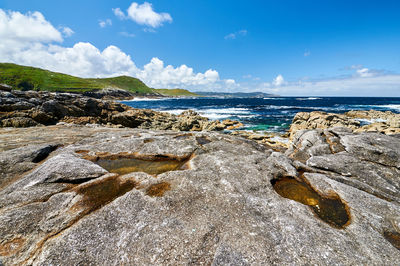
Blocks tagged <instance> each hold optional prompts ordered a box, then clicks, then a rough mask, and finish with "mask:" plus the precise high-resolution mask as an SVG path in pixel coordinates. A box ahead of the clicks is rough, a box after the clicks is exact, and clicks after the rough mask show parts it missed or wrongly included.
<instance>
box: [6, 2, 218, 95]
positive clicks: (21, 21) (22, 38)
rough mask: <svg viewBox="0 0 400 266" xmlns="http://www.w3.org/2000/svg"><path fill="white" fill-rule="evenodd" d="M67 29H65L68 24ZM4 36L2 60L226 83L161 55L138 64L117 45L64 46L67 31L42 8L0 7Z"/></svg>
mask: <svg viewBox="0 0 400 266" xmlns="http://www.w3.org/2000/svg"><path fill="white" fill-rule="evenodd" d="M27 27H29V28H28V29H27ZM63 29H64V30H63V31H64V33H65V29H66V28H63ZM68 29H69V31H67V33H71V34H72V33H73V31H72V30H71V29H70V28H68ZM68 36H70V34H65V37H68ZM0 38H1V39H2V42H1V43H0V61H2V62H13V63H17V64H22V65H29V66H35V67H42V68H45V69H49V70H51V71H57V72H63V73H66V74H70V75H75V76H79V77H111V76H118V75H129V76H133V77H137V78H139V79H141V80H142V81H143V82H145V83H146V84H147V85H149V86H151V87H155V88H175V87H187V86H211V87H213V88H214V87H215V88H219V87H220V86H221V85H220V84H223V83H224V81H223V80H220V78H219V74H218V72H217V71H216V70H213V69H209V70H207V71H205V72H204V73H196V72H195V71H194V70H193V68H191V67H188V66H187V65H185V64H183V65H181V66H178V67H173V66H172V65H164V62H163V61H162V60H161V59H159V58H157V57H154V58H152V59H151V61H150V62H149V63H148V64H146V65H145V66H144V67H143V68H138V67H137V66H136V65H135V63H134V61H133V60H132V58H131V56H130V55H128V54H126V53H124V52H123V51H122V50H121V49H119V48H118V47H117V46H114V45H110V46H108V47H107V48H105V49H104V50H103V51H101V50H100V49H98V48H97V47H95V46H94V45H93V44H91V43H88V42H78V43H76V44H74V45H73V46H72V47H64V46H61V45H60V44H61V43H62V42H63V40H64V37H63V34H62V33H61V32H60V31H59V30H57V29H56V27H54V26H53V25H52V24H51V23H50V22H48V21H47V20H46V19H45V18H44V16H43V15H42V14H41V13H40V12H33V13H27V14H25V15H24V14H21V13H20V12H14V11H9V12H5V11H4V10H2V9H0ZM55 43H57V44H55Z"/></svg>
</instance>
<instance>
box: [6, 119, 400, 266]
mask: <svg viewBox="0 0 400 266" xmlns="http://www.w3.org/2000/svg"><path fill="white" fill-rule="evenodd" d="M38 130H39V128H34V127H33V128H27V129H24V130H20V129H0V133H1V134H0V150H3V152H2V153H1V154H0V162H1V165H2V166H4V168H2V169H8V168H7V165H12V164H14V163H16V162H17V163H18V164H19V165H21V166H24V167H25V168H24V169H26V170H19V169H20V168H18V169H17V168H15V169H9V170H8V172H7V180H8V181H7V182H6V183H4V184H5V185H2V186H0V261H1V262H2V263H3V264H5V265H14V264H19V265H21V264H25V265H58V264H68V265H77V264H85V265H98V264H101V265H115V264H133V265H149V264H152V265H155V264H157V265H160V264H215V265H220V264H224V265H225V264H228V265H247V264H255V265H261V264H264V265H265V264H303V265H304V264H317V265H319V264H347V265H363V264H372V265H382V264H383V265H394V264H396V263H398V261H400V252H399V249H398V248H399V242H398V235H399V233H400V232H399V227H400V208H399V204H400V203H399V202H400V201H399V197H398V195H399V194H400V193H399V192H400V191H399V182H400V181H399V179H400V175H399V171H400V165H399V164H400V155H399V150H400V148H399V147H400V139H398V138H394V137H389V136H384V135H380V134H372V133H363V134H353V133H351V131H350V130H348V129H334V130H311V131H301V132H298V133H297V134H296V136H295V138H294V142H293V145H292V146H291V147H290V148H289V150H288V151H287V153H286V154H282V153H279V152H274V151H272V150H270V149H267V148H266V147H265V146H262V145H259V144H257V143H256V142H254V141H250V140H246V139H243V138H239V137H235V136H230V135H224V134H220V133H216V132H190V133H179V132H171V131H150V130H143V129H127V128H123V129H120V128H105V127H83V126H70V125H58V126H49V127H43V128H40V133H41V134H40V136H41V138H38V139H35V138H34V137H33V136H34V135H35V134H37V133H38ZM10 135H13V136H15V138H16V137H18V138H19V141H12V140H10V142H6V140H7V139H8V137H9V136H10ZM61 136H62V137H61ZM46 140H47V141H49V142H52V145H55V144H53V143H54V142H56V143H57V144H58V145H57V146H56V147H58V149H55V148H54V147H53V149H51V150H48V151H49V152H48V154H47V155H48V157H44V156H43V157H44V158H43V159H42V160H40V161H35V162H33V159H32V158H34V157H35V156H34V154H37V151H39V150H43V149H46V147H47V146H45V145H43V142H44V141H46ZM18 144H19V145H20V146H18ZM25 144H29V146H27V147H26V148H25V147H21V146H22V145H25ZM62 144H63V146H59V145H62ZM379 154H380V155H381V156H380V155H379ZM103 167H104V168H103ZM107 169H108V170H107ZM121 169H122V170H123V171H122V170H121ZM121 171H122V172H121Z"/></svg>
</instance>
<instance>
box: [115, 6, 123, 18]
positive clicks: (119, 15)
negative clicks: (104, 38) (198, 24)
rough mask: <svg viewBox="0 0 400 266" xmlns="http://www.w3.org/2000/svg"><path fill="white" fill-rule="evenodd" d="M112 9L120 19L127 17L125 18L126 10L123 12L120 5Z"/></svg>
mask: <svg viewBox="0 0 400 266" xmlns="http://www.w3.org/2000/svg"><path fill="white" fill-rule="evenodd" d="M112 11H113V12H114V14H115V15H116V16H117V17H118V18H119V19H125V18H126V16H125V14H124V12H122V10H121V9H120V8H119V7H117V8H113V9H112Z"/></svg>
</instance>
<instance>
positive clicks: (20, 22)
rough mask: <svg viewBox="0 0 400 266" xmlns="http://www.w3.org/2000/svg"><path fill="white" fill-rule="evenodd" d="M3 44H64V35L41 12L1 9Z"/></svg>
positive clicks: (0, 37) (0, 33) (0, 25)
mask: <svg viewBox="0 0 400 266" xmlns="http://www.w3.org/2000/svg"><path fill="white" fill-rule="evenodd" d="M0 39H1V42H4V41H7V42H19V43H22V42H30V41H40V42H44V43H49V42H62V41H63V38H62V34H61V33H60V32H59V31H58V30H57V29H56V28H54V27H53V25H51V24H50V23H49V22H48V21H46V20H45V18H44V16H43V15H42V14H41V13H40V12H33V13H31V12H29V13H27V14H26V15H23V14H21V13H20V12H13V11H9V12H6V11H4V10H2V9H0Z"/></svg>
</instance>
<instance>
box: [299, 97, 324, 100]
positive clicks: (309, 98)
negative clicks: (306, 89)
mask: <svg viewBox="0 0 400 266" xmlns="http://www.w3.org/2000/svg"><path fill="white" fill-rule="evenodd" d="M321 99H322V98H319V97H307V98H296V100H298V101H307V100H321Z"/></svg>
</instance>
